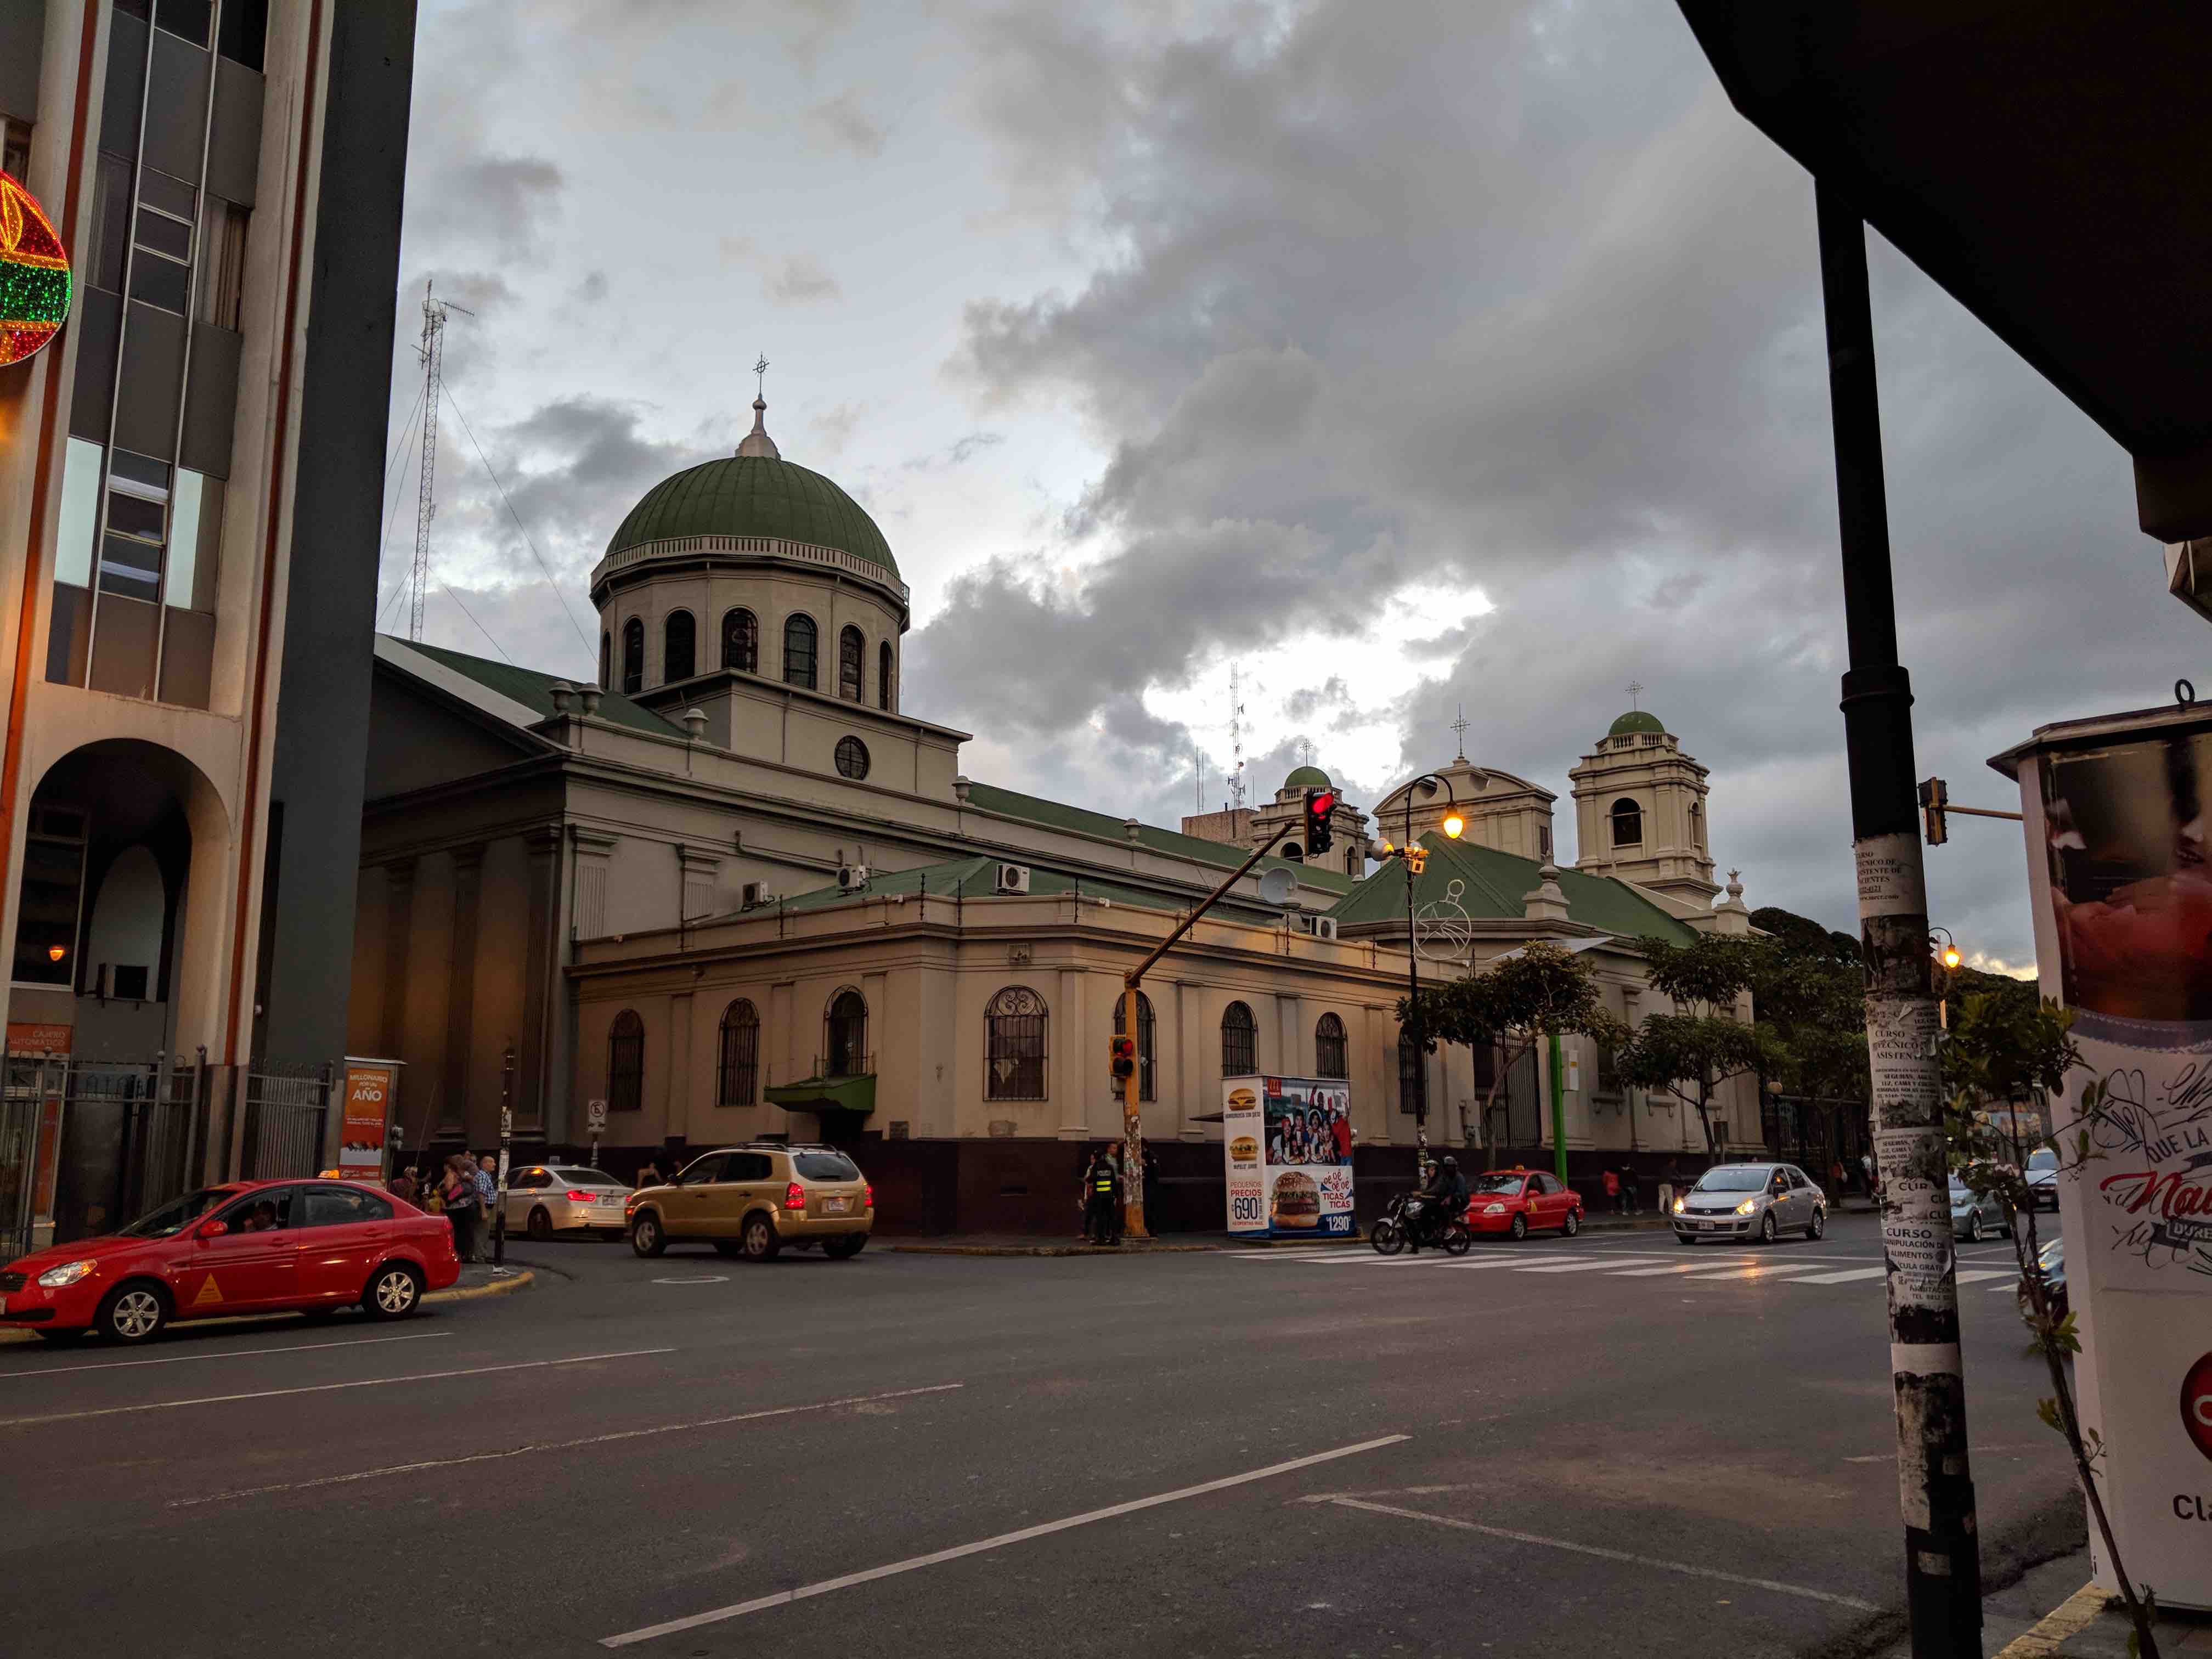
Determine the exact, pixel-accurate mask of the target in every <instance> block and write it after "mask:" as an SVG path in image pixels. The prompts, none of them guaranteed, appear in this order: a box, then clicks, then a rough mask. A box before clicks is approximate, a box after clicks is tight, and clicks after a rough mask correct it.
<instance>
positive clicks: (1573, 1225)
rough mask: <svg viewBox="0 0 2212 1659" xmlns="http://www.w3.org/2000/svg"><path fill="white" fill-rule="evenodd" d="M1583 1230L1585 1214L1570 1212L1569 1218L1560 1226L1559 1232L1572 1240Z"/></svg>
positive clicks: (1576, 1211)
mask: <svg viewBox="0 0 2212 1659" xmlns="http://www.w3.org/2000/svg"><path fill="white" fill-rule="evenodd" d="M1582 1230H1583V1212H1581V1211H1580V1210H1570V1211H1568V1212H1567V1218H1566V1219H1565V1221H1563V1222H1561V1223H1560V1224H1559V1231H1561V1232H1562V1233H1564V1234H1565V1235H1566V1237H1569V1238H1572V1237H1574V1236H1575V1235H1576V1234H1577V1233H1578V1232H1580V1231H1582Z"/></svg>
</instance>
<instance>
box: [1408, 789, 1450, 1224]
mask: <svg viewBox="0 0 2212 1659" xmlns="http://www.w3.org/2000/svg"><path fill="white" fill-rule="evenodd" d="M1438 787H1442V788H1443V792H1444V804H1445V805H1446V806H1447V807H1451V806H1456V805H1458V803H1459V798H1458V797H1457V796H1456V795H1455V794H1453V793H1452V787H1451V781H1450V780H1449V779H1447V778H1440V777H1438V776H1437V775H1436V774H1435V773H1433V772H1428V773H1425V774H1423V775H1421V776H1419V777H1418V778H1415V779H1414V780H1413V781H1412V782H1411V783H1409V784H1407V786H1406V811H1405V823H1406V832H1405V833H1406V840H1405V844H1404V845H1403V846H1401V848H1399V849H1398V856H1399V857H1400V858H1401V860H1404V862H1405V866H1406V989H1407V994H1408V995H1407V1003H1406V1010H1407V1013H1408V1014H1410V1015H1411V1016H1412V1021H1411V1024H1412V1025H1413V1158H1414V1161H1415V1163H1416V1164H1418V1165H1419V1170H1420V1176H1421V1179H1422V1180H1423V1181H1424V1182H1425V1181H1427V1180H1428V1178H1429V1056H1428V1050H1427V1048H1426V1046H1425V1044H1424V1043H1423V1042H1422V1039H1421V1024H1420V1021H1421V953H1420V952H1419V951H1417V950H1416V949H1414V948H1413V947H1414V939H1413V792H1414V791H1415V790H1417V789H1418V790H1419V791H1420V793H1422V794H1423V795H1433V794H1435V793H1437V789H1438ZM1463 827H1464V825H1463V823H1462V820H1461V818H1460V816H1459V814H1458V813H1457V812H1455V811H1447V812H1446V813H1445V815H1444V834H1446V835H1447V836H1450V837H1451V838H1452V839H1453V840H1454V841H1457V840H1458V839H1459V832H1460V830H1461V829H1462V828H1463Z"/></svg>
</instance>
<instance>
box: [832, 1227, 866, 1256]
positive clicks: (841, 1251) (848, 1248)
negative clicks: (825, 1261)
mask: <svg viewBox="0 0 2212 1659" xmlns="http://www.w3.org/2000/svg"><path fill="white" fill-rule="evenodd" d="M867 1247H868V1236H867V1234H866V1233H843V1234H841V1235H839V1236H838V1237H836V1238H825V1239H823V1241H822V1254H823V1255H826V1256H828V1257H829V1259H830V1260H831V1261H851V1260H852V1259H853V1258H854V1256H856V1255H860V1252H861V1251H862V1250H865V1249H867Z"/></svg>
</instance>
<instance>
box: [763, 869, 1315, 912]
mask: <svg viewBox="0 0 2212 1659" xmlns="http://www.w3.org/2000/svg"><path fill="white" fill-rule="evenodd" d="M1009 862H1012V860H1006V859H1000V858H987V857H976V858H966V859H951V860H946V861H945V862H944V863H942V864H924V865H920V866H916V867H915V868H914V869H911V870H878V871H875V872H871V874H870V875H869V877H868V884H867V885H866V887H863V888H858V889H855V890H852V891H849V892H848V891H847V890H844V889H842V888H838V887H817V888H815V889H813V890H811V891H810V892H805V893H794V894H793V895H792V896H790V897H789V898H787V899H785V900H783V901H782V904H783V908H785V909H787V910H832V909H835V908H837V906H839V905H840V904H859V903H861V902H865V901H866V899H867V898H869V897H870V896H873V897H876V898H885V897H890V896H895V895H898V894H908V895H911V894H915V893H926V894H927V895H928V896H930V897H931V898H947V899H949V898H958V899H971V898H997V897H1000V896H1001V895H1000V892H999V890H998V882H999V866H1000V865H1001V864H1005V863H1009ZM1021 862H1022V864H1023V866H1024V868H1025V869H1027V870H1028V871H1029V872H1030V896H1031V897H1038V896H1043V897H1057V896H1064V895H1069V894H1074V895H1079V896H1083V897H1085V898H1103V899H1107V900H1109V901H1111V902H1114V903H1115V904H1126V905H1127V906H1128V907H1129V908H1132V909H1135V910H1181V909H1183V908H1187V907H1188V904H1189V902H1190V897H1191V895H1190V891H1189V890H1188V889H1187V888H1182V887H1172V886H1167V885H1161V886H1158V887H1153V886H1148V885H1146V884H1141V883H1138V882H1128V881H1114V880H1111V879H1109V878H1101V877H1097V876H1093V875H1089V874H1084V875H1071V874H1069V873H1068V872H1066V871H1064V870H1054V869H1053V868H1051V867H1050V866H1047V865H1042V864H1037V863H1035V862H1033V861H1031V860H1027V859H1024V860H1021ZM1212 914H1214V915H1231V916H1234V917H1236V918H1237V919H1238V920H1240V921H1255V920H1257V921H1274V920H1275V915H1276V913H1275V912H1274V911H1273V910H1271V909H1267V908H1264V907H1262V906H1259V905H1255V904H1252V903H1249V902H1244V901H1240V900H1237V899H1233V898H1232V899H1224V900H1222V901H1221V902H1220V903H1219V904H1218V905H1217V906H1215V907H1214V910H1213V912H1212Z"/></svg>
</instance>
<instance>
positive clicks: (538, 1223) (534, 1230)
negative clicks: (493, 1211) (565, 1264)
mask: <svg viewBox="0 0 2212 1659" xmlns="http://www.w3.org/2000/svg"><path fill="white" fill-rule="evenodd" d="M628 1198H629V1188H628V1187H626V1186H624V1185H623V1183H622V1182H621V1181H619V1180H617V1178H616V1177H615V1176H611V1175H609V1174H608V1173H607V1172H606V1171H605V1170H592V1169H586V1168H585V1167H584V1166H583V1165H581V1164H522V1165H520V1167H518V1168H516V1169H513V1170H509V1171H508V1172H507V1231H509V1232H510V1233H513V1232H523V1233H527V1234H529V1235H530V1237H532V1238H550V1237H553V1235H554V1234H556V1233H558V1232H568V1231H574V1230H575V1229H578V1228H590V1229H592V1230H594V1231H598V1232H599V1234H600V1235H601V1236H602V1237H606V1238H620V1237H622V1236H623V1200H626V1199H628Z"/></svg>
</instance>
